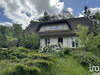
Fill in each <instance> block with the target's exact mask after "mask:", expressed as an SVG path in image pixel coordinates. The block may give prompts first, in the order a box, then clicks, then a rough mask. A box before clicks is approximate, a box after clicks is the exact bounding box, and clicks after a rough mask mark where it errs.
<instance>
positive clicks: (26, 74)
mask: <svg viewBox="0 0 100 75" xmlns="http://www.w3.org/2000/svg"><path fill="white" fill-rule="evenodd" d="M40 73H41V71H40V69H39V68H37V67H29V66H27V65H22V64H16V65H15V66H14V67H13V68H12V70H10V71H9V72H8V73H7V75H40Z"/></svg>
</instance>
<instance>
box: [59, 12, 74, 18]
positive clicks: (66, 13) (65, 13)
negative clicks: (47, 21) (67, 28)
mask: <svg viewBox="0 0 100 75" xmlns="http://www.w3.org/2000/svg"><path fill="white" fill-rule="evenodd" d="M58 18H59V19H69V18H75V16H74V15H73V14H72V13H70V12H69V11H67V10H63V12H61V13H59V14H58Z"/></svg>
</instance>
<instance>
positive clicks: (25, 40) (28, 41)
mask: <svg viewBox="0 0 100 75" xmlns="http://www.w3.org/2000/svg"><path fill="white" fill-rule="evenodd" d="M19 45H20V46H23V47H25V48H29V49H37V48H38V47H39V37H38V35H37V34H35V33H32V34H28V33H25V34H24V35H22V36H21V38H20V41H19Z"/></svg>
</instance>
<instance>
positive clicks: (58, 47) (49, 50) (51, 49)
mask: <svg viewBox="0 0 100 75" xmlns="http://www.w3.org/2000/svg"><path fill="white" fill-rule="evenodd" d="M61 50H63V47H62V45H47V46H45V47H43V48H41V49H40V51H39V52H41V53H57V52H59V51H61Z"/></svg>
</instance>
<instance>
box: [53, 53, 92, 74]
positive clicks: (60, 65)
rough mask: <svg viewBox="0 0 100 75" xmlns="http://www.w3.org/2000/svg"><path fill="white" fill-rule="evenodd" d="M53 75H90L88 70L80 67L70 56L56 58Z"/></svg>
mask: <svg viewBox="0 0 100 75" xmlns="http://www.w3.org/2000/svg"><path fill="white" fill-rule="evenodd" d="M52 74H53V75H91V73H90V72H89V70H87V69H85V68H84V67H82V66H81V65H80V64H79V63H78V62H77V60H75V59H74V58H73V57H72V56H68V55H67V56H65V58H56V59H55V64H54V65H53V68H52Z"/></svg>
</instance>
